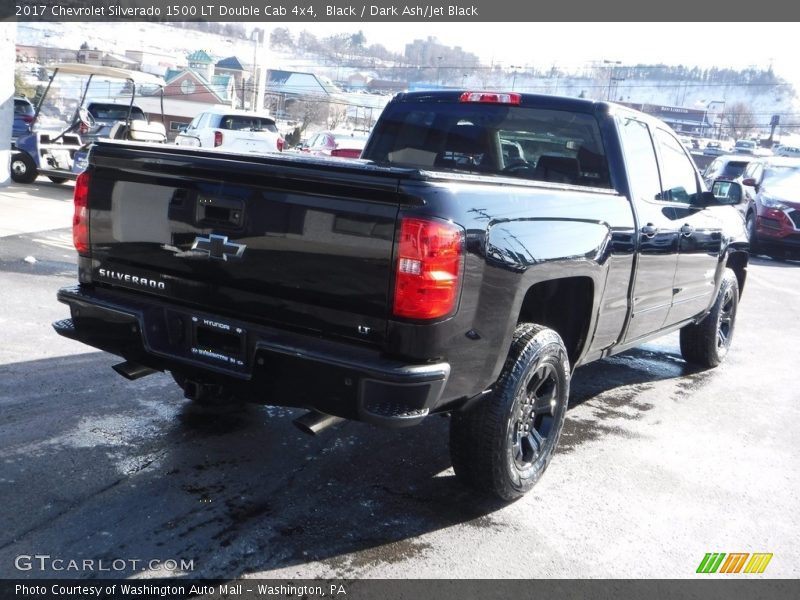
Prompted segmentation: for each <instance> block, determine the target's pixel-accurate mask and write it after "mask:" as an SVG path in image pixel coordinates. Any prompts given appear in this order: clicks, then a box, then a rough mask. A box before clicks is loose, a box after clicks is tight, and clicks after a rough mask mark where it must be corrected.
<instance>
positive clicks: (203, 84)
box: [164, 50, 238, 112]
mask: <svg viewBox="0 0 800 600" xmlns="http://www.w3.org/2000/svg"><path fill="white" fill-rule="evenodd" d="M186 59H187V62H188V67H187V68H185V69H169V70H168V71H167V72H166V73H165V74H164V80H165V81H166V86H165V87H164V97H165V98H176V99H180V100H186V101H188V102H198V103H202V104H215V105H219V104H223V105H226V106H230V107H231V108H235V107H236V106H238V97H237V94H236V79H235V77H234V76H233V75H232V74H230V73H222V74H216V73H215V71H214V65H215V62H214V59H213V58H212V57H211V56H210V55H209V54H208V53H207V52H206V51H205V50H197V51H195V52H192V53H191V54H190V55H189V56H187V57H186ZM237 62H238V61H237ZM198 112H199V111H198Z"/></svg>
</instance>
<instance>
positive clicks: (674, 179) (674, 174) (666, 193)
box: [655, 129, 699, 204]
mask: <svg viewBox="0 0 800 600" xmlns="http://www.w3.org/2000/svg"><path fill="white" fill-rule="evenodd" d="M655 140H656V145H657V146H658V150H659V155H660V156H661V163H660V164H661V187H662V195H661V199H662V200H668V201H671V202H680V203H681V204H689V203H690V202H691V201H692V200H694V199H695V198H696V197H697V193H698V191H699V190H698V187H697V176H696V172H695V167H694V163H692V160H691V159H690V158H689V157H688V156H686V151H685V150H684V149H683V146H681V144H680V142H678V140H676V139H675V138H674V137H673V136H672V135H671V134H669V133H667V132H666V131H664V130H663V129H656V131H655Z"/></svg>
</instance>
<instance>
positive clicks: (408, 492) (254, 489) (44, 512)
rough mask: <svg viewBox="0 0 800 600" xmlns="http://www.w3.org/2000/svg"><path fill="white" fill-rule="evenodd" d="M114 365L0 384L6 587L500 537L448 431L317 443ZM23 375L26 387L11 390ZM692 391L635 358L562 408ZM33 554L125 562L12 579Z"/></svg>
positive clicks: (91, 362) (44, 371)
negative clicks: (672, 385)
mask: <svg viewBox="0 0 800 600" xmlns="http://www.w3.org/2000/svg"><path fill="white" fill-rule="evenodd" d="M114 362H116V361H115V359H114V358H113V357H110V356H108V355H105V354H100V353H94V354H82V355H77V356H69V357H62V358H57V359H49V360H43V361H36V362H29V363H17V364H13V365H5V366H2V367H0V382H3V383H0V407H2V414H3V420H2V421H0V435H2V436H3V439H4V440H6V441H7V443H6V444H5V445H4V447H3V449H2V450H0V486H2V487H4V488H5V497H6V498H8V509H9V510H7V511H4V512H5V514H4V515H3V516H0V531H2V532H3V533H2V534H0V564H2V565H4V569H3V571H4V572H5V576H12V575H13V576H15V577H36V578H38V577H65V576H66V577H88V578H95V577H100V578H103V577H119V576H130V575H132V574H135V573H136V572H138V571H140V570H141V568H142V565H147V563H148V562H149V561H152V560H158V561H162V562H163V561H167V560H175V561H178V562H179V563H180V561H181V560H183V561H192V564H191V568H187V569H184V570H183V571H182V572H180V573H169V572H163V571H162V572H159V573H158V574H159V575H166V576H171V575H175V576H191V577H235V576H238V575H242V574H254V573H262V574H263V573H265V574H267V575H269V572H271V571H274V570H277V569H284V568H289V567H295V566H298V567H299V566H300V565H309V563H311V566H306V571H304V573H305V574H306V575H308V573H309V569H312V570H311V571H310V572H312V573H315V574H326V573H327V574H330V575H332V576H337V577H346V576H358V575H359V573H361V572H362V571H364V570H366V569H369V568H370V567H372V566H375V565H379V564H392V563H402V562H403V561H406V560H407V559H409V558H412V557H414V556H416V555H423V556H424V553H425V551H426V549H427V548H428V547H429V546H428V544H426V543H425V542H423V541H421V540H419V539H418V538H419V536H421V535H423V534H426V533H430V532H433V531H438V530H441V529H444V528H448V527H450V526H453V525H465V526H469V527H475V528H491V529H502V527H504V525H503V524H502V523H501V522H500V521H498V520H495V518H494V517H493V514H494V513H495V512H496V511H498V510H500V509H501V508H502V505H501V504H499V503H497V502H494V501H490V500H486V499H482V498H477V497H476V496H475V495H474V494H473V493H472V492H471V491H470V490H468V489H466V488H464V487H462V486H461V485H460V484H459V483H458V482H457V481H456V480H455V478H454V475H453V473H452V469H451V468H450V458H449V454H448V420H447V419H446V418H439V417H434V418H431V419H429V420H428V421H427V422H426V423H423V424H422V425H420V426H418V427H414V428H410V429H406V430H385V429H378V428H374V427H370V426H367V425H363V424H360V423H344V424H342V425H340V426H337V427H335V428H331V429H329V430H327V431H325V432H324V433H323V434H322V435H320V436H319V437H315V438H312V437H309V436H307V435H305V434H302V433H300V432H299V431H297V430H296V429H295V428H294V427H293V426H292V425H291V420H292V419H293V418H294V417H296V416H298V415H299V414H301V411H296V410H290V409H282V408H274V407H262V406H254V405H251V406H247V407H245V408H243V409H241V410H229V411H223V412H220V411H217V412H213V413H209V412H206V411H201V410H198V409H197V408H195V407H194V406H192V405H190V404H189V403H188V402H187V401H186V400H184V399H183V398H182V396H181V392H180V390H179V389H178V388H177V387H176V386H175V385H174V384H173V382H172V380H171V379H170V378H169V376H167V375H161V374H159V375H154V376H151V377H148V378H145V379H141V380H139V381H136V382H128V381H125V380H123V379H122V378H120V377H118V376H116V375H115V374H114V373H113V372H111V370H110V369H109V368H108V367H109V366H110V365H111V364H113V363H114ZM656 367H657V368H656ZM33 373H35V374H36V375H35V380H36V384H35V385H33V386H31V385H27V386H26V385H23V384H22V383H21V382H22V381H23V380H24V379H25V378H26V377H30V375H31V374H33ZM686 374H687V371H686V368H685V363H682V361H680V359H678V358H677V357H676V356H675V354H674V352H670V351H668V352H660V353H659V352H653V351H651V350H648V349H647V348H644V349H639V350H634V351H632V352H630V353H626V354H624V355H621V356H620V357H616V358H614V359H610V360H606V361H600V362H597V363H593V364H591V365H588V366H586V367H583V368H582V369H580V370H578V371H577V373H576V375H575V378H574V383H573V395H572V398H573V401H572V406H573V407H574V406H578V405H581V404H585V403H598V405H603V404H608V402H611V401H612V400H611V399H613V398H615V397H617V396H619V397H620V398H621V400H619V402H620V403H622V402H625V403H628V404H629V403H631V402H634V403H635V402H636V396H637V392H636V391H635V390H636V389H637V386H641V385H647V384H649V383H652V382H654V381H658V380H662V379H668V378H672V377H677V376H679V375H686ZM631 390H634V391H633V392H631ZM26 396H27V397H26ZM570 427H571V419H570V417H569V415H568V420H567V427H566V429H565V432H564V437H563V438H562V440H563V441H564V444H565V448H567V449H568V450H569V449H571V450H575V449H576V448H577V447H578V446H579V445H580V443H582V442H581V439H580V438H581V435H583V434H582V432H581V431H578V430H576V431H573V432H572V433H570ZM598 431H600V434H599V435H603V433H602V429H599V430H598ZM587 439H590V438H587ZM7 482H13V486H12V487H8V483H7ZM534 493H535V491H534ZM42 549H46V550H47V554H49V555H51V556H53V557H56V556H58V557H59V558H64V559H67V560H69V559H73V558H74V559H84V558H91V559H95V560H97V561H99V560H103V561H104V563H105V564H107V565H108V564H111V562H112V561H114V560H118V559H123V560H125V561H128V562H127V563H126V567H125V569H123V570H122V571H116V570H112V571H110V572H108V571H106V572H100V571H97V570H88V571H87V570H78V571H64V570H60V571H57V570H53V569H50V570H47V569H45V570H44V571H41V570H29V571H17V570H16V569H15V568H14V567H13V565H14V560H15V557H17V556H19V555H21V554H33V553H35V552H37V551H40V550H42ZM134 560H135V561H138V562H137V563H135V565H134V563H131V562H130V561H134ZM117 564H122V563H117Z"/></svg>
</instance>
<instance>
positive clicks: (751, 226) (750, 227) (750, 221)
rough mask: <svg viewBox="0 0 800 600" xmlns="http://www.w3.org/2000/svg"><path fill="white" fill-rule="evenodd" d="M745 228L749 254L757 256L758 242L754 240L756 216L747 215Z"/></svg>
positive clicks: (753, 214)
mask: <svg viewBox="0 0 800 600" xmlns="http://www.w3.org/2000/svg"><path fill="white" fill-rule="evenodd" d="M745 227H746V228H747V240H748V242H750V254H757V253H758V240H757V239H756V235H757V234H756V215H755V213H754V212H751V213H748V215H747V221H746V222H745Z"/></svg>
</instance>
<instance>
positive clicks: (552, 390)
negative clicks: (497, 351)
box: [450, 323, 570, 501]
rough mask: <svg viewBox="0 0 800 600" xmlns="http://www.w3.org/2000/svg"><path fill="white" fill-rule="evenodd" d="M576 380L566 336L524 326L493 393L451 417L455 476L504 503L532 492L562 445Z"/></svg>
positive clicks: (531, 326)
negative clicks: (571, 389) (572, 378)
mask: <svg viewBox="0 0 800 600" xmlns="http://www.w3.org/2000/svg"><path fill="white" fill-rule="evenodd" d="M569 381H570V367H569V359H568V358H567V349H566V348H565V347H564V342H563V341H561V337H559V335H558V334H557V333H556V332H555V331H553V330H552V329H548V328H546V327H543V326H541V325H534V324H531V323H523V324H520V325H518V326H517V329H516V331H515V332H514V337H513V341H512V343H511V350H510V351H509V354H508V358H507V359H506V362H505V365H504V366H503V370H502V372H501V373H500V377H499V378H498V380H497V382H496V383H495V385H494V389H493V391H492V393H491V394H490V395H489V396H488V397H486V398H484V399H482V400H481V401H480V402H479V403H478V404H477V405H475V406H473V407H470V408H469V409H467V410H464V411H461V412H455V413H454V414H453V416H452V419H451V423H450V456H451V458H452V461H453V469H454V470H455V473H456V476H457V477H458V478H459V479H460V480H461V481H463V482H464V483H465V484H467V485H468V486H470V487H472V488H475V489H477V490H479V491H481V492H484V493H488V494H492V495H494V496H497V497H499V498H500V499H502V500H504V501H512V500H516V499H517V498H520V497H521V496H523V495H524V494H525V493H526V492H528V491H529V490H530V489H531V488H532V487H533V486H534V485H535V484H536V482H537V481H538V480H539V479H540V478H541V476H542V474H543V473H544V471H545V469H547V465H548V464H549V463H550V459H551V458H552V456H553V453H554V451H555V448H556V445H557V444H558V438H559V436H560V435H561V430H562V429H563V427H564V417H565V416H566V413H567V403H568V400H569Z"/></svg>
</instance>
